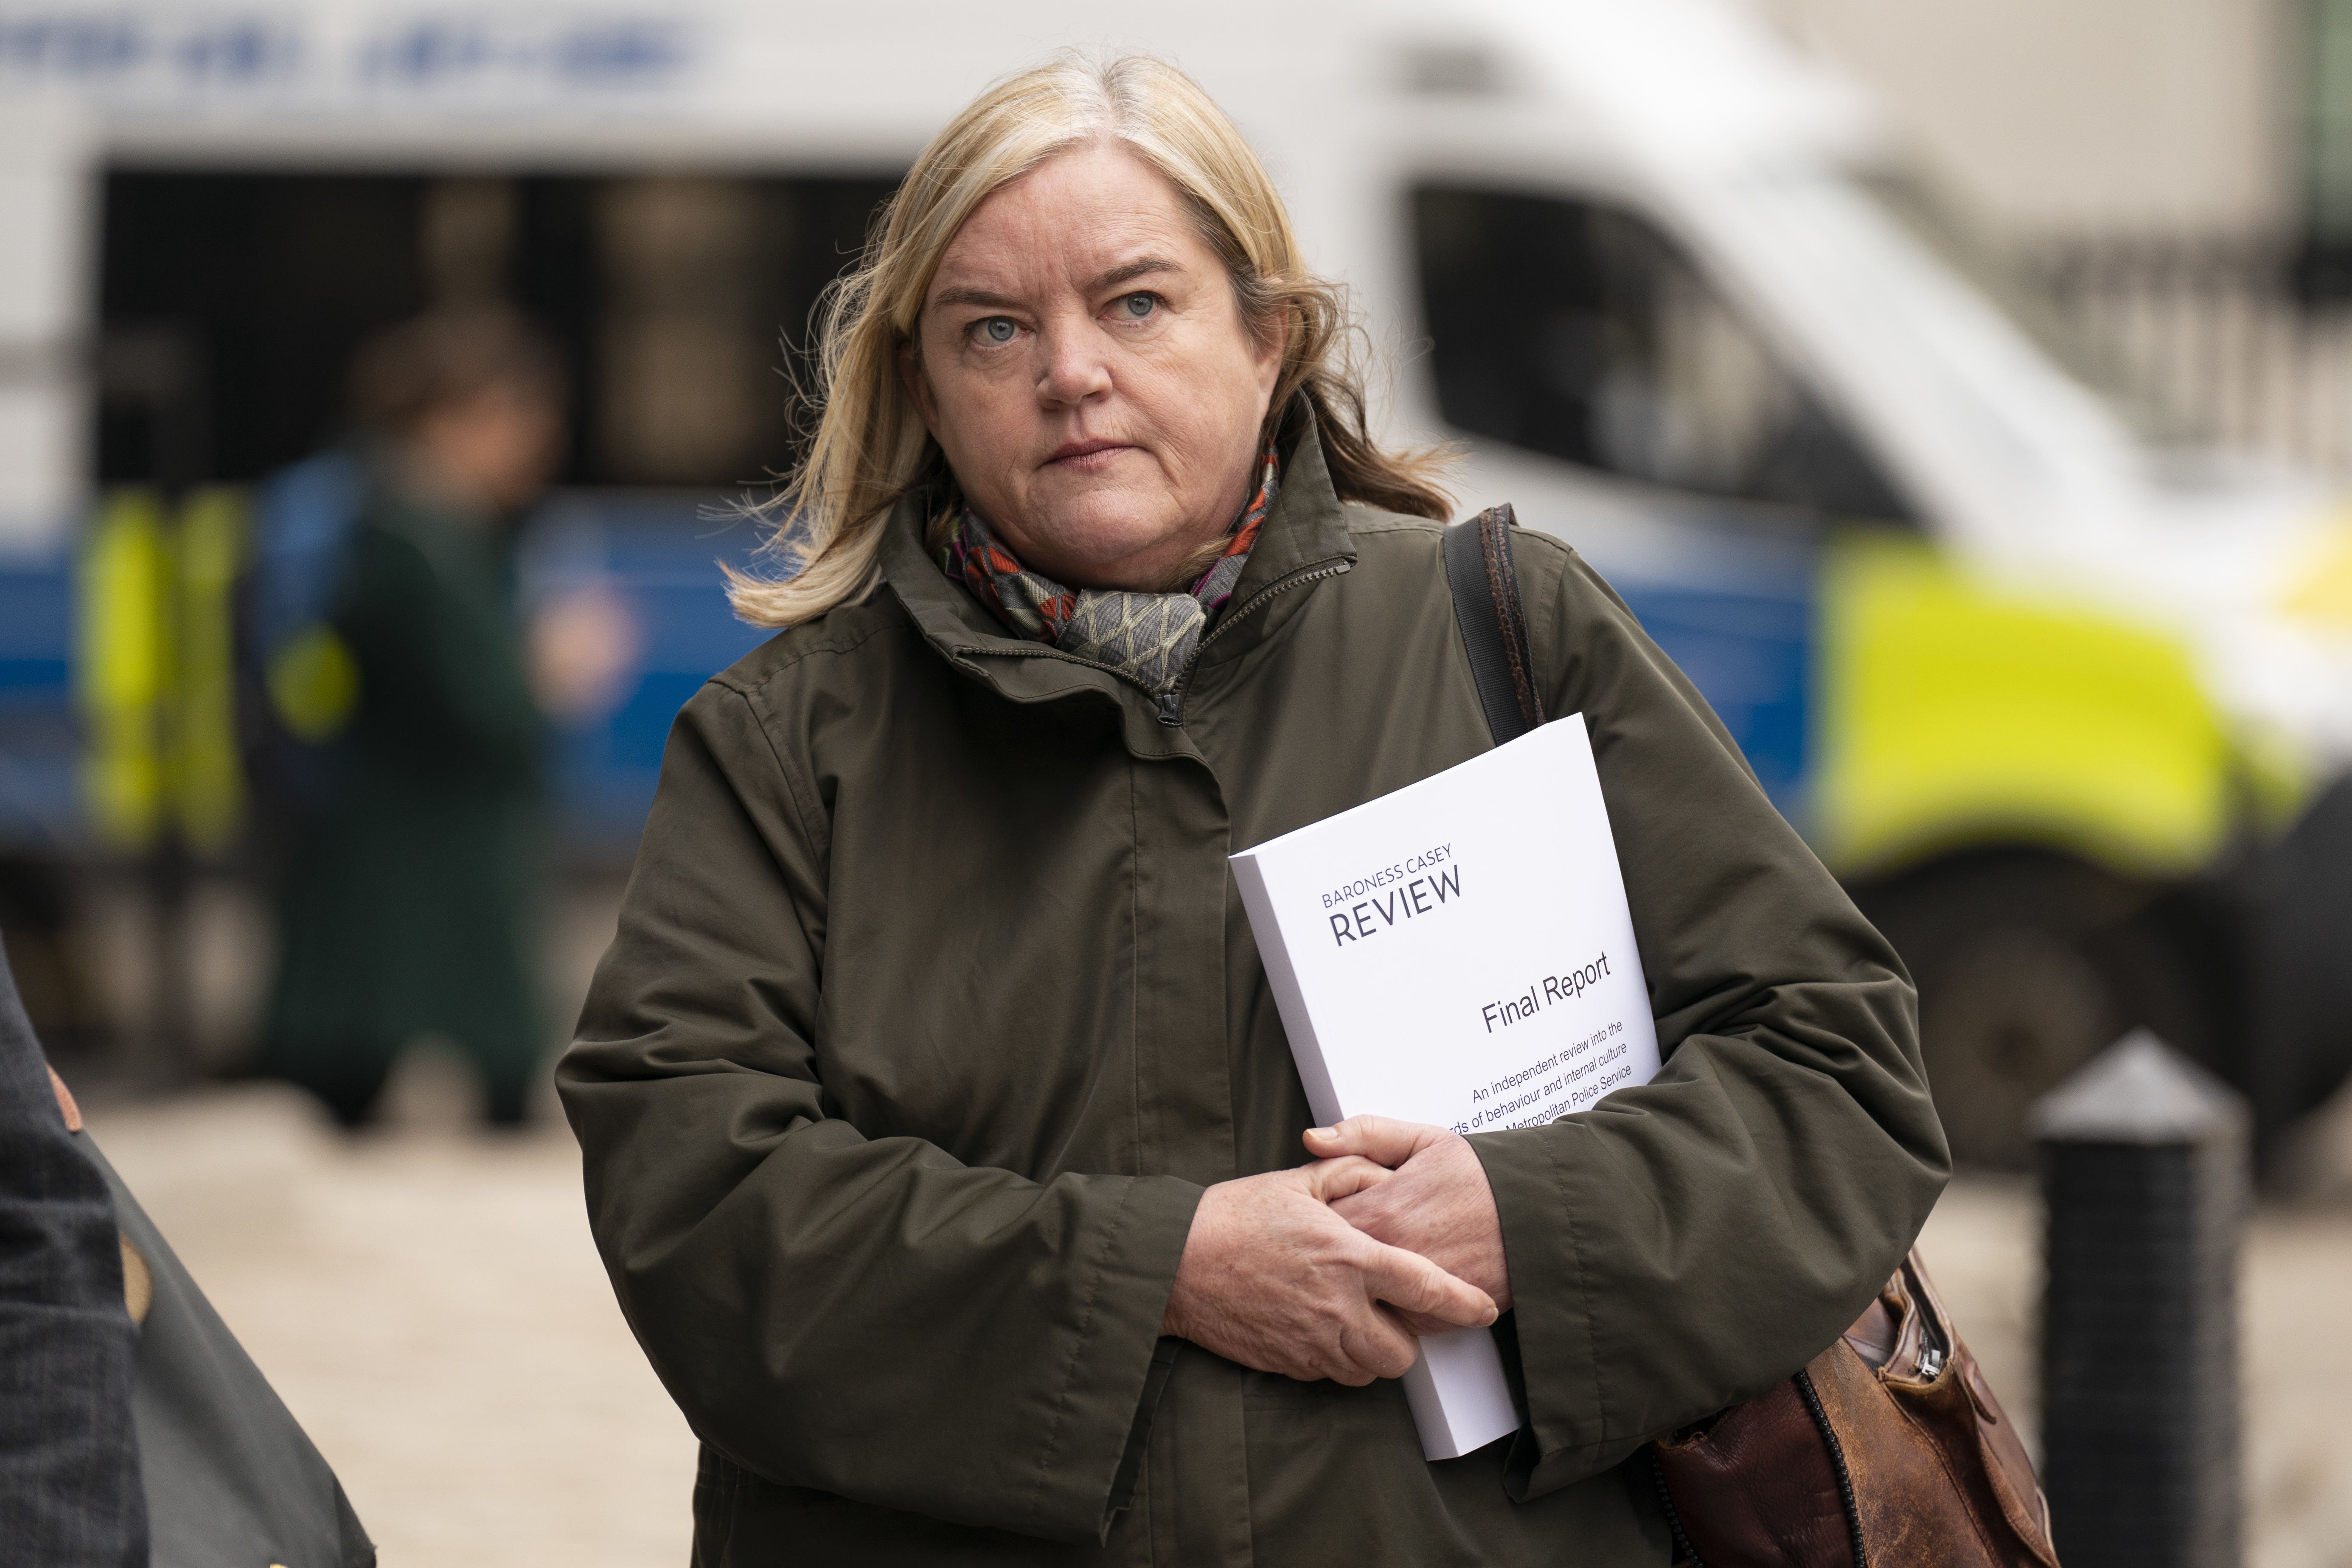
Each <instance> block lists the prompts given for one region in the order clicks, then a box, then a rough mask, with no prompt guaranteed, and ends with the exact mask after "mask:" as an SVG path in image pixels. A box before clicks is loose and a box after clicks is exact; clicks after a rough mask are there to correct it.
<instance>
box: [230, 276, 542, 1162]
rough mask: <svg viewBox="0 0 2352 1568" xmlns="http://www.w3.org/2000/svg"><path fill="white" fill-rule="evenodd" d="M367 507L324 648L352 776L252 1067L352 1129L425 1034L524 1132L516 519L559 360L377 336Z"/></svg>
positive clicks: (529, 750)
mask: <svg viewBox="0 0 2352 1568" xmlns="http://www.w3.org/2000/svg"><path fill="white" fill-rule="evenodd" d="M352 395H353V396H352V401H353V405H354V409H355V412H356V413H357V415H358V416H359V417H360V419H361V421H362V425H363V426H365V428H366V429H367V431H368V433H369V440H368V442H367V447H366V450H367V455H368V464H367V467H368V485H367V495H366V500H365V503H364V507H363V510H362V515H361V517H360V520H359V522H358V526H357V527H356V529H355V530H354V531H353V532H352V536H351V538H350V541H349V543H348V547H347V549H346V551H345V552H344V557H343V562H342V568H341V580H340V584H339V586H338V590H337V593H336V597H335V601H334V608H333V613H332V626H333V629H334V631H335V633H336V635H337V636H338V637H340V639H341V643H342V645H343V647H345V648H346V649H348V651H349V653H350V655H351V659H352V665H354V666H355V667H356V673H357V677H358V691H359V696H358V703H357V708H356V710H355V712H354V713H353V716H352V720H351V722H350V726H349V728H348V730H347V731H345V732H344V737H345V743H344V747H343V750H344V752H345V757H344V767H343V770H342V771H341V773H340V775H339V777H338V778H337V781H336V784H335V785H334V788H333V790H332V792H331V799H330V800H328V801H327V802H326V803H325V804H324V805H323V806H322V807H321V809H320V810H319V811H318V812H317V813H316V814H315V815H314V816H311V817H310V820H308V821H306V822H305V823H304V824H303V825H302V826H301V828H300V829H299V833H298V836H297V837H296V841H295V844H294V847H293V853H292V855H291V856H290V858H289V862H288V866H287V869H286V873H285V877H284V880H283V882H282V884H281V888H280V894H279V906H278V915H279V930H280V932H281V937H280V959H279V966H278V980H277V985H276V988H275V992H274V994H273V995H272V998H271V1002H270V1007H269V1013H268V1022H267V1025H266V1028H265V1035H264V1043H263V1053H262V1062H261V1069H262V1071H263V1072H265V1073H266V1074H268V1075H269V1076H272V1077H277V1078H282V1079H288V1080H290V1081H291V1082H294V1083H297V1084H299V1085H301V1086H302V1087H303V1088H305V1089H310V1090H311V1091H312V1092H313V1093H315V1094H317V1095H318V1096H319V1097H320V1099H321V1100H324V1101H325V1102H326V1104H327V1107H328V1109H329V1110H331V1111H332V1112H333V1114H334V1116H335V1118H336V1120H337V1121H340V1122H341V1123H342V1124H343V1125H345V1126H347V1127H357V1126H360V1125H362V1124H363V1123H365V1122H366V1121H368V1120H369V1119H370V1118H371V1117H372V1116H373V1113H374V1110H375V1108H376V1102H377V1100H378V1099H379V1097H380V1094H381V1092H382V1089H383V1084H384V1080H385V1078H386V1076H387V1075H388V1073H389V1072H390V1069H391V1068H392V1065H393V1062H394V1059H395V1058H396V1057H397V1056H398V1054H399V1052H400V1050H401V1049H402V1047H404V1046H405V1045H407V1044H408V1043H409V1042H411V1041H412V1040H415V1039H416V1038H418V1037H422V1036H427V1035H432V1036H438V1037H442V1038H445V1039H446V1040H448V1041H450V1042H451V1043H453V1044H455V1045H456V1046H457V1047H459V1048H460V1049H461V1050H463V1051H464V1052H465V1053H466V1055H467V1057H468V1058H470V1059H471V1060H472V1061H473V1062H474V1063H475V1065H476V1066H477V1067H478V1069H479V1070H480V1072H481V1074H482V1077H483V1079H485V1080H486V1084H487V1089H488V1101H487V1108H486V1109H487V1114H488V1120H489V1121H491V1122H492V1123H493V1124H504V1125H512V1124H516V1123H520V1121H523V1120H524V1118H525V1116H526V1113H527V1108H528V1102H529V1098H530V1088H531V1084H532V1081H533V1078H534V1075H535V1074H536V1071H537V1068H538V1067H539V1062H540V1058H541V1054H542V1052H543V1049H544V1047H545V1046H546V1044H547V1039H546V1031H545V1027H544V1024H543V1020H542V1016H541V1006H540V1002H539V997H538V994H537V984H536V975H535V965H534V963H533V953H532V949H533V946H534V943H535V940H536V935H537V927H538V922H537V918H536V917H537V912H538V911H537V905H538V901H539V895H540V880H541V852H542V851H541V840H542V837H543V825H542V817H543V805H542V802H543V787H542V779H541V773H542V761H541V751H542V744H543V731H544V721H543V720H542V717H541V707H540V704H539V702H538V701H537V700H534V696H533V689H532V679H531V676H532V670H531V668H530V659H529V658H527V654H526V638H525V636H524V629H523V627H522V626H521V624H520V620H519V618H518V616H517V614H516V609H515V605H514V595H513V587H512V563H511V554H512V552H511V549H510V534H511V530H510V528H509V522H510V520H511V519H512V518H513V517H514V516H515V515H516V514H517V513H518V512H519V511H520V510H521V509H522V508H523V507H525V506H526V505H527V504H528V503H529V502H530V500H532V499H533V498H534V497H536V496H537V495H538V494H539V492H540V491H541V489H542V488H543V487H544V486H545V484H546V482H547V480H548V479H549V478H550V477H551V475H552V474H553V472H554V470H555V468H556V465H557V463H558V462H559V461H560V458H561V456H562V427H563V421H562V412H563V391H562V380H561V376H560V374H559V372H558V370H557V367H556V362H555V359H554V356H553V354H552V353H551V351H549V350H548V349H547V348H546V347H545V345H544V344H542V343H541V342H540V341H539V340H538V339H537V338H536V337H535V336H534V335H533V334H532V333H531V332H530V329H529V328H527V327H526V326H524V325H523V324H522V323H521V322H520V321H518V320H516V319H515V318H514V317H512V316H510V315H508V314H506V313H504V312H500V311H489V310H483V311H468V312H463V313H457V312H451V313H442V314H435V315H428V316H425V317H422V318H419V319H417V320H415V321H409V322H406V323H404V324H403V325H401V326H397V327H394V328H392V329H389V330H388V331H385V332H383V334H381V335H380V336H378V337H377V338H376V339H374V340H373V341H372V342H369V343H367V344H366V345H364V346H363V347H362V350H361V351H360V353H359V355H358V356H357V358H356V360H355V361H354V363H353V372H352Z"/></svg>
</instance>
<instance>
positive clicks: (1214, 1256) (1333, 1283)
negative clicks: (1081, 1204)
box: [1160, 1157, 1496, 1386]
mask: <svg viewBox="0 0 2352 1568" xmlns="http://www.w3.org/2000/svg"><path fill="white" fill-rule="evenodd" d="M1389 1175H1390V1173H1389V1172H1388V1171H1387V1170H1385V1169H1383V1168H1382V1167H1381V1166H1379V1165H1376V1164H1374V1163H1372V1162H1371V1161H1370V1160H1365V1159H1360V1158H1353V1157H1350V1158H1345V1159H1337V1160H1318V1161H1317V1162H1315V1163H1312V1164H1308V1165H1301V1166H1298V1167H1297V1169H1295V1170H1288V1171H1269V1172H1267V1173H1265V1174H1264V1175H1261V1176H1245V1177H1243V1178H1241V1179H1240V1180H1238V1181H1232V1182H1219V1183H1217V1184H1215V1185H1214V1186H1212V1187H1210V1188H1209V1189H1208V1190H1207V1191H1206V1192H1204V1193H1202V1194H1201V1206H1200V1207H1199V1208H1198V1209H1196V1210H1195V1211H1194V1212H1193V1215H1192V1230H1191V1231H1190V1232H1189V1233H1188V1234H1187V1236H1186V1237H1185V1241H1184V1256H1183V1258H1181V1260H1180V1261H1179V1262H1178V1263H1177V1265H1176V1287H1175V1289H1174V1290H1172V1291H1171V1293H1170V1295H1169V1298H1168V1310H1167V1312H1166V1314H1165V1316H1164V1317H1163V1318H1162V1320H1161V1324H1160V1331H1161V1332H1162V1333H1168V1334H1174V1335H1177V1336H1178V1337H1180V1338H1182V1339H1188V1340H1191V1341H1192V1342H1193V1343H1194V1344H1197V1345H1200V1346H1202V1348H1204V1349H1207V1350H1213V1351H1214V1352H1217V1353H1218V1354H1219V1355H1221V1356H1223V1357H1225V1358H1226V1359H1227V1360H1228V1361H1235V1362H1239V1363H1241V1364H1242V1365H1244V1366H1247V1367H1255V1368H1256V1369H1257V1370H1258V1371H1260V1372H1276V1373H1282V1374H1283V1375H1284V1376H1286V1377H1295V1378H1297V1379H1299V1380H1301V1381H1302V1382H1314V1381H1316V1380H1318V1379H1320V1378H1326V1377H1328V1378H1329V1379H1331V1380H1332V1381H1333V1382H1335V1383H1344V1384H1350V1385H1353V1386H1361V1385H1362V1384H1367V1383H1370V1382H1371V1381H1372V1380H1373V1379H1374V1378H1379V1377H1402V1376H1403V1375H1404V1373H1406V1371H1407V1370H1408V1369H1410V1368H1411V1367H1412V1363H1413V1358H1414V1356H1415V1355H1417V1354H1418V1353H1419V1342H1418V1341H1417V1340H1416V1339H1415V1338H1414V1337H1413V1334H1412V1331H1411V1330H1409V1329H1407V1328H1406V1327H1405V1326H1404V1323H1403V1321H1402V1319H1400V1318H1399V1317H1398V1316H1397V1313H1396V1311H1393V1310H1391V1308H1396V1309H1400V1310H1403V1311H1408V1312H1414V1313H1419V1314H1420V1315H1422V1316H1423V1317H1425V1318H1433V1319H1436V1320H1439V1321H1443V1322H1446V1323H1452V1324H1456V1325H1459V1326H1460V1327H1462V1328H1465V1329H1468V1328H1480V1327H1484V1326H1485V1325H1486V1324H1488V1323H1491V1322H1493V1321H1495V1317H1496V1311H1495V1303H1494V1300H1493V1299H1492V1298H1490V1297H1489V1296H1488V1295H1487V1294H1486V1292H1485V1291H1484V1290H1481V1289H1478V1288H1477V1287H1475V1286H1474V1285H1466V1284H1465V1283H1463V1282H1462V1281H1461V1280H1459V1279H1455V1278H1454V1276H1453V1275H1451V1274H1448V1273H1447V1272H1445V1270H1444V1269H1443V1268H1438V1267H1437V1265H1435V1264H1433V1263H1432V1262H1430V1261H1429V1260H1428V1259H1426V1258H1421V1257H1418V1256H1416V1255H1415V1254H1413V1253H1410V1252H1407V1251H1405V1250H1403V1249H1402V1247H1390V1246H1386V1245H1384V1244H1383V1243H1381V1242H1377V1241H1374V1240H1373V1239H1372V1238H1371V1237H1369V1236H1366V1235H1365V1234H1364V1233H1363V1232H1361V1231H1360V1230H1358V1229H1356V1228H1355V1227H1354V1226H1351V1225H1349V1223H1348V1222H1347V1221H1346V1220H1344V1219H1341V1218H1340V1217H1339V1215H1336V1214H1334V1213H1333V1212H1332V1211H1331V1206H1330V1205H1332V1204H1333V1203H1334V1202H1335V1201H1337V1200H1338V1199H1339V1198H1343V1197H1346V1196H1347V1195H1348V1194H1350V1193H1354V1192H1360V1191H1361V1190H1363V1189H1364V1188H1366V1187H1368V1186H1370V1185H1372V1184H1375V1183H1377V1182H1381V1181H1385V1180H1386V1179H1388V1177H1389ZM1383 1303H1385V1305H1384V1304H1383Z"/></svg>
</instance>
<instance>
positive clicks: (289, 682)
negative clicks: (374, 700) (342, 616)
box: [268, 626, 360, 745]
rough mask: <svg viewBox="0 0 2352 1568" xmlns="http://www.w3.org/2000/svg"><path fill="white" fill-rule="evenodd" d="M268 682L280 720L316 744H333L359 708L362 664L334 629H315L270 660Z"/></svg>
mask: <svg viewBox="0 0 2352 1568" xmlns="http://www.w3.org/2000/svg"><path fill="white" fill-rule="evenodd" d="M268 681H269V702H270V706H271V707H273V708H275V709H276V710H278V718H279V719H280V720H281V721H283V722H284V723H285V725H286V728H287V729H289V730H290V731H293V733H294V734H295V736H296V737H297V738H299V739H300V740H304V741H308V742H310V743H311V744H313V745H316V744H318V743H319V742H321V741H330V740H332V739H333V738H334V737H335V736H336V735H337V734H338V733H340V732H341V730H342V728H343V726H344V725H345V724H347V723H349V722H350V721H351V717H352V711H353V710H356V709H357V708H358V707H359V700H360V667H359V661H358V660H357V659H355V658H352V650H351V648H350V647H347V646H346V645H345V644H344V642H343V639H342V638H341V637H337V636H336V635H335V630H334V628H333V627H332V626H312V627H310V629H309V630H307V631H304V632H301V633H299V634H298V635H296V636H295V637H292V638H290V639H289V641H288V642H287V644H286V646H285V647H282V648H279V649H278V656H277V657H276V658H273V659H271V660H270V661H269V669H268Z"/></svg>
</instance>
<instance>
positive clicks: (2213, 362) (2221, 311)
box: [2027, 236, 2352, 473]
mask: <svg viewBox="0 0 2352 1568" xmlns="http://www.w3.org/2000/svg"><path fill="white" fill-rule="evenodd" d="M2027 269H2028V271H2029V273H2030V274H2031V275H2032V277H2033V278H2034V279H2036V280H2037V281H2038V282H2039V283H2040V284H2041V285H2042V289H2043V290H2044V291H2046V293H2047V295H2048V297H2049V299H2050V301H2051V303H2052V304H2053V306H2054V307H2055V309H2056V310H2057V311H2058V312H2059V314H2060V315H2061V316H2062V318H2063V321H2064V323H2065V326H2066V327H2067V329H2068V330H2069V331H2071V333H2072V334H2073V335H2074V337H2075V338H2076V339H2077V340H2078V341H2079V342H2081V344H2082V345H2083V347H2084V350H2085V351H2086V352H2087V353H2089V355H2090V356H2092V357H2093V358H2094V359H2095V361H2096V362H2098V364H2099V367H2100V368H2101V369H2102V370H2104V371H2105V373H2107V375H2108V378H2109V379H2110V380H2112V381H2114V382H2116V383H2119V384H2122V385H2124V386H2126V387H2128V388H2130V389H2131V390H2132V392H2133V393H2134V394H2136V395H2137V401H2138V402H2139V404H2140V405H2142V408H2143V410H2144V411H2146V412H2147V413H2148V414H2149V415H2150V416H2152V417H2153V419H2154V420H2155V422H2156V423H2157V424H2158V425H2159V426H2162V427H2163V428H2164V429H2165V431H2166V432H2167V433H2168V434H2170V435H2174V436H2178V437H2185V438H2187V439H2189V440H2191V441H2193V442H2196V443H2198V444H2200V445H2203V444H2210V445H2213V446H2216V447H2222V448H2226V449H2231V450H2238V451H2245V452H2252V453H2261V454H2264V455H2268V456H2272V457H2276V458H2286V459H2289V460H2292V461H2295V462H2299V463H2305V464H2309V465H2312V466H2315V467H2318V468H2326V469H2329V470H2332V471H2335V472H2338V473H2352V301H2346V300H2342V299H2334V300H2330V299H2326V298H2315V295H2316V294H2317V293H2318V292H2319V291H2317V290H2314V289H2310V288H2308V287H2307V284H2308V281H2309V279H2310V271H2309V267H2308V261H2307V258H2306V254H2305V250H2304V248H2303V247H2302V246H2301V245H2300V244H2299V243H2298V242H2295V241H2293V240H2290V239H2287V238H2284V237H2270V236H2236V237H2165V238H2133V239H2103V240H2091V241H2084V240H2076V241H2071V242H2067V243H2064V244H2062V245H2057V246H2053V247H2046V248H2043V249H2042V250H2041V251H2040V252H2039V253H2038V254H2037V255H2035V256H2034V257H2033V258H2031V259H2030V260H2029V262H2028V264H2027Z"/></svg>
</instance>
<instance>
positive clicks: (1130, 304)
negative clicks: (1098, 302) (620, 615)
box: [1118, 294, 1160, 321]
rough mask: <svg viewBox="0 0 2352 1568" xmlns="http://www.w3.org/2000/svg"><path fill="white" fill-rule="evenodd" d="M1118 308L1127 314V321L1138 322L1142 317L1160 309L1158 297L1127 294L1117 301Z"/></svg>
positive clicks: (1154, 295)
mask: <svg viewBox="0 0 2352 1568" xmlns="http://www.w3.org/2000/svg"><path fill="white" fill-rule="evenodd" d="M1118 308H1119V309H1120V310H1123V311H1125V312H1126V313H1127V317H1128V320H1129V321H1141V320H1142V319H1143V318H1144V317H1146V316H1148V315H1150V314H1151V312H1152V311H1154V310H1158V309H1159V308H1160V296H1159V295H1157V294H1129V295H1128V296H1126V297H1125V298H1124V299H1122V300H1119V302H1118Z"/></svg>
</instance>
